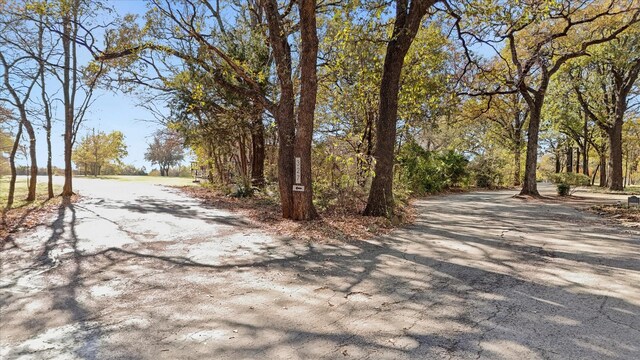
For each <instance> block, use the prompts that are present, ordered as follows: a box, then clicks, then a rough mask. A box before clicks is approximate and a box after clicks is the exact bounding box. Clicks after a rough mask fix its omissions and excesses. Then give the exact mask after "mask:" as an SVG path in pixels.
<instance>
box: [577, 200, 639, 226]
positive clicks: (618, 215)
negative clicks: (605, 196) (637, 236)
mask: <svg viewBox="0 0 640 360" xmlns="http://www.w3.org/2000/svg"><path fill="white" fill-rule="evenodd" d="M589 210H590V211H591V212H593V213H595V214H597V215H600V216H604V217H607V218H609V219H612V220H615V221H617V222H619V223H622V224H623V225H625V226H630V227H640V207H627V205H622V204H608V205H595V206H592V207H591V208H589Z"/></svg>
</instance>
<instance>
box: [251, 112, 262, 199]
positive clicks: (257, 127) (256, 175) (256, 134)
mask: <svg viewBox="0 0 640 360" xmlns="http://www.w3.org/2000/svg"><path fill="white" fill-rule="evenodd" d="M251 154H252V156H251V185H252V186H255V187H257V188H263V187H264V185H265V180H264V160H265V146H264V124H263V123H262V112H260V114H259V115H257V116H256V117H255V119H253V122H252V124H251Z"/></svg>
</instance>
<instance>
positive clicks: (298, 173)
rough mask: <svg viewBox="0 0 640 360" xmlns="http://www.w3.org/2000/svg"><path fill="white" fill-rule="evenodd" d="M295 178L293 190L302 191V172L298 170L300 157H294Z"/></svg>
mask: <svg viewBox="0 0 640 360" xmlns="http://www.w3.org/2000/svg"><path fill="white" fill-rule="evenodd" d="M295 176H296V178H295V185H293V191H304V186H302V185H300V183H302V173H301V170H300V158H299V157H297V158H296V175H295Z"/></svg>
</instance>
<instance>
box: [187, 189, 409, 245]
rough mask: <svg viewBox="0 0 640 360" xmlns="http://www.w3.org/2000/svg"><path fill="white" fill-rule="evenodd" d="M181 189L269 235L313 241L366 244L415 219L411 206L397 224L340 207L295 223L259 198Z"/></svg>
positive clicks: (328, 209) (274, 206) (276, 207)
mask: <svg viewBox="0 0 640 360" xmlns="http://www.w3.org/2000/svg"><path fill="white" fill-rule="evenodd" d="M179 189H180V190H182V191H183V192H185V193H186V194H188V195H190V196H193V197H196V198H199V199H202V200H203V201H204V202H205V203H206V204H207V205H210V206H213V207H216V208H219V209H225V210H229V211H231V212H234V213H238V214H240V215H242V216H244V217H246V218H248V219H249V220H250V221H252V222H253V223H255V224H256V225H258V226H260V227H261V228H263V229H265V230H267V231H268V232H271V233H274V234H277V235H283V236H295V237H297V238H303V239H308V240H314V241H318V240H324V239H334V240H341V241H348V240H365V239H369V238H372V237H374V236H376V235H383V234H387V233H389V232H390V231H391V230H393V229H394V228H395V227H397V226H400V225H404V224H407V223H411V222H412V221H413V219H414V218H415V215H414V213H413V210H412V207H411V206H407V207H406V209H403V210H402V213H401V214H400V216H398V217H396V219H394V221H391V220H389V219H386V218H381V217H368V216H362V215H360V212H358V211H354V210H351V209H349V211H344V209H341V208H338V207H330V208H327V209H326V210H324V211H322V212H321V213H320V217H321V218H320V219H319V220H313V221H293V220H287V219H283V218H282V216H281V214H280V206H279V205H278V203H277V202H275V201H274V200H272V199H269V198H266V197H261V196H260V195H258V196H254V197H250V198H234V197H229V196H225V195H223V194H222V193H220V192H217V191H216V190H213V189H210V188H204V187H179Z"/></svg>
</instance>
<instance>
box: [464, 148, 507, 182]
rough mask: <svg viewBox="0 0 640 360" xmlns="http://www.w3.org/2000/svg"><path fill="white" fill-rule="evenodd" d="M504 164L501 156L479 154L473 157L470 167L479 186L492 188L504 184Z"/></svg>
mask: <svg viewBox="0 0 640 360" xmlns="http://www.w3.org/2000/svg"><path fill="white" fill-rule="evenodd" d="M504 165H505V163H504V161H503V160H502V159H500V158H496V157H491V156H478V157H476V158H475V159H473V161H472V162H471V165H470V166H469V169H470V171H471V173H472V175H473V178H474V179H475V184H476V186H477V187H481V188H489V189H491V188H495V187H498V186H502V185H504V174H503V173H502V171H501V169H502V168H503V167H504Z"/></svg>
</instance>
